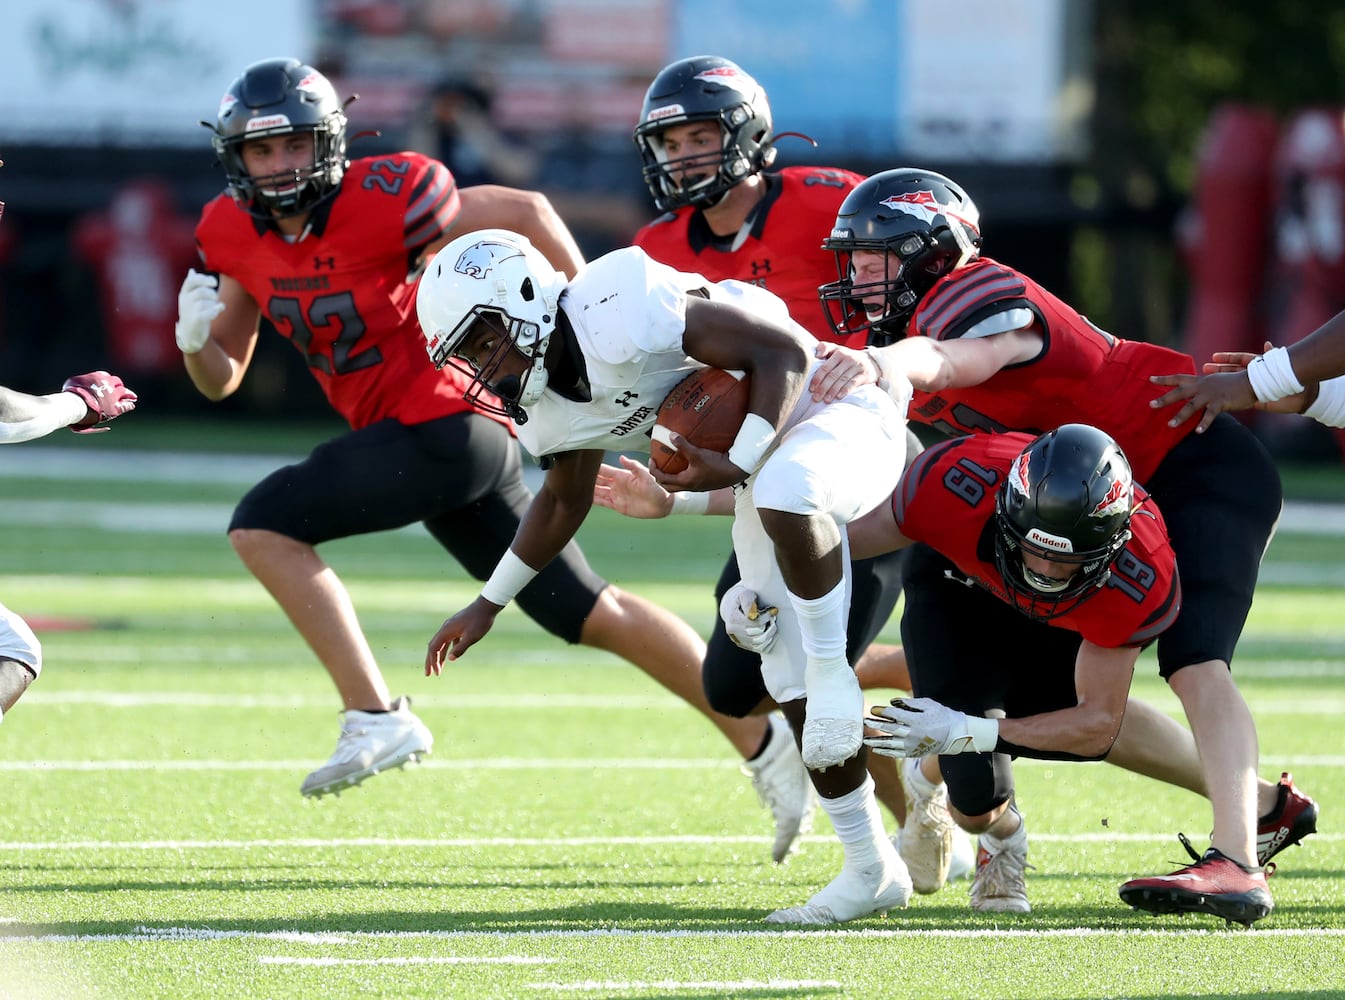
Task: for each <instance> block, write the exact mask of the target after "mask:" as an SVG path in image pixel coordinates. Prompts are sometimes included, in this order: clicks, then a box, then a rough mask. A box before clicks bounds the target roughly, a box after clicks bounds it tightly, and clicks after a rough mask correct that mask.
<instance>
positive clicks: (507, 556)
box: [481, 549, 537, 607]
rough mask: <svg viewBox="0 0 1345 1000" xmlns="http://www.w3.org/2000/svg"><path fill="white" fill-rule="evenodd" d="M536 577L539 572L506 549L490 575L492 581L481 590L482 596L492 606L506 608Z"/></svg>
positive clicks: (488, 581)
mask: <svg viewBox="0 0 1345 1000" xmlns="http://www.w3.org/2000/svg"><path fill="white" fill-rule="evenodd" d="M536 575H537V570H535V569H533V568H532V567H531V566H529V565H528V564H527V563H525V562H524V561H523V560H522V559H520V558H519V557H518V556H517V555H515V554H514V550H513V549H506V550H505V552H504V555H503V556H501V557H500V561H499V562H498V563H496V565H495V572H493V573H491V574H490V579H489V580H487V581H486V584H485V586H484V587H482V588H481V596H482V597H484V598H485V599H486V600H488V601H490V603H491V604H498V605H499V606H500V607H504V606H505V605H506V604H508V603H509V602H510V601H512V600H513V599H514V598H515V597H517V596H518V592H519V591H520V590H522V589H523V588H524V587H526V586H527V585H528V584H529V583H531V582H532V578H533V577H535V576H536Z"/></svg>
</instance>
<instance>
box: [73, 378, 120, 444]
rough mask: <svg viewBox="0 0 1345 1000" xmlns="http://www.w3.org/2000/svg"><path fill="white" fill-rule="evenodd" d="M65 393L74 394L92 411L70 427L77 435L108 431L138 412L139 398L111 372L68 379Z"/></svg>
mask: <svg viewBox="0 0 1345 1000" xmlns="http://www.w3.org/2000/svg"><path fill="white" fill-rule="evenodd" d="M61 391H62V392H73V393H74V394H75V395H76V396H78V397H79V398H80V399H82V400H84V405H85V406H87V407H88V408H89V415H88V416H87V417H85V418H84V419H83V420H81V421H80V422H79V423H77V424H72V425H71V426H70V429H71V430H72V431H74V432H75V433H76V434H95V433H98V432H100V431H105V430H107V428H106V427H104V426H103V425H104V424H106V423H107V422H108V421H109V420H112V419H114V418H115V417H119V416H121V415H122V414H123V413H129V412H131V411H132V410H134V409H135V404H136V399H137V398H138V397H137V396H136V394H135V393H134V392H132V391H131V390H130V389H128V388H126V383H124V382H123V381H122V380H121V379H120V378H118V377H117V376H116V375H112V374H109V373H108V372H89V373H88V374H87V375H75V376H72V377H71V378H68V379H66V380H65V384H64V385H62V386H61Z"/></svg>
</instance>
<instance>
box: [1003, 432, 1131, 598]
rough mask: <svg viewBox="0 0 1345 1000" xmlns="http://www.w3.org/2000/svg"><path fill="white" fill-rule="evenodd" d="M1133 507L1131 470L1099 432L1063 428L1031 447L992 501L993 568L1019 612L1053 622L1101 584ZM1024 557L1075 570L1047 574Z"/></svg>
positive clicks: (1125, 534)
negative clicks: (1014, 597) (1067, 573)
mask: <svg viewBox="0 0 1345 1000" xmlns="http://www.w3.org/2000/svg"><path fill="white" fill-rule="evenodd" d="M1134 506H1135V505H1134V486H1133V482H1132V480H1131V474H1130V465H1129V463H1128V462H1127V461H1126V459H1125V456H1124V455H1123V454H1122V452H1121V450H1120V448H1119V447H1117V445H1116V443H1115V442H1114V441H1112V439H1111V438H1110V437H1108V436H1107V435H1105V434H1104V433H1102V432H1101V431H1099V430H1097V429H1096V428H1093V427H1088V426H1086V425H1083V424H1066V425H1064V426H1063V427H1061V428H1059V429H1057V430H1055V431H1051V432H1049V433H1047V434H1044V435H1042V436H1041V437H1039V438H1037V439H1036V440H1035V441H1033V442H1032V443H1031V444H1030V445H1028V447H1027V448H1026V449H1024V451H1023V453H1022V454H1020V455H1019V456H1018V458H1016V459H1015V460H1014V463H1013V465H1012V466H1011V468H1010V469H1009V473H1008V475H1007V476H1006V477H1005V479H1004V482H1003V483H1002V484H1001V486H1000V489H999V493H998V494H997V496H996V498H995V565H996V567H997V568H998V570H999V572H1000V575H1001V577H1002V578H1003V580H1004V585H1005V586H1006V587H1007V588H1008V589H1009V590H1010V591H1011V592H1012V593H1014V594H1015V595H1017V597H1018V598H1019V599H1020V602H1019V605H1018V606H1019V608H1020V609H1021V610H1023V611H1024V612H1025V613H1027V614H1028V615H1030V616H1031V617H1033V618H1039V619H1042V620H1049V619H1051V618H1057V617H1059V616H1060V615H1063V614H1066V613H1067V612H1069V611H1070V610H1072V609H1073V608H1075V607H1077V606H1078V605H1079V604H1080V603H1082V602H1083V601H1085V600H1087V599H1088V598H1089V597H1091V596H1092V595H1093V594H1095V593H1096V592H1097V591H1098V589H1099V588H1101V587H1103V586H1105V585H1106V583H1107V580H1108V579H1109V578H1110V576H1111V567H1112V564H1113V563H1114V562H1115V561H1116V558H1117V557H1118V556H1119V555H1120V554H1121V550H1122V549H1124V548H1125V546H1126V543H1127V542H1128V541H1130V537H1131V530H1130V517H1131V514H1132V513H1133V511H1134ZM1025 554H1026V555H1031V556H1035V557H1037V558H1040V559H1045V560H1049V561H1050V562H1052V563H1055V564H1066V565H1072V566H1075V567H1076V569H1075V571H1074V573H1073V574H1071V575H1070V576H1068V577H1065V578H1056V577H1052V576H1048V575H1046V574H1043V573H1039V572H1037V571H1035V570H1033V569H1031V568H1030V567H1028V566H1027V564H1026V563H1025V561H1024V558H1023V557H1024V555H1025ZM1022 598H1026V599H1027V602H1028V603H1027V604H1026V606H1024V605H1023V604H1022V603H1021V599H1022Z"/></svg>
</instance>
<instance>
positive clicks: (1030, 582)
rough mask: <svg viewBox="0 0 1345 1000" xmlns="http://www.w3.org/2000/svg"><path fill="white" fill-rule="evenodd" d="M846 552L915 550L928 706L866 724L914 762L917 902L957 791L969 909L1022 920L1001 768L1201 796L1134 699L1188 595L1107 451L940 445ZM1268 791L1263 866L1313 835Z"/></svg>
mask: <svg viewBox="0 0 1345 1000" xmlns="http://www.w3.org/2000/svg"><path fill="white" fill-rule="evenodd" d="M594 499H595V502H597V503H599V504H601V505H603V506H606V507H610V508H612V509H614V510H617V511H619V512H621V513H623V514H628V515H630V516H633V517H662V516H665V515H666V514H667V512H668V506H669V504H670V503H671V500H672V497H671V495H670V494H668V493H667V492H666V491H664V490H663V489H661V488H660V487H659V486H658V485H657V484H656V483H655V482H654V480H653V478H652V476H650V475H649V473H648V472H647V471H644V470H636V471H630V470H626V469H616V468H613V467H610V466H604V467H603V470H602V474H601V475H600V477H599V484H598V490H597V491H596V493H595V496H594ZM731 505H732V497H731V496H729V495H728V491H719V492H718V493H716V494H715V495H713V496H711V497H710V498H709V499H708V500H707V510H708V512H709V513H715V514H725V513H728V512H729V510H730V508H731ZM849 535H850V540H851V543H852V546H853V548H854V550H855V552H857V553H859V554H861V555H868V554H873V553H877V552H885V551H889V550H891V549H893V548H901V547H905V546H908V545H910V543H911V542H917V543H919V544H915V545H914V546H912V547H911V548H910V553H911V562H910V568H909V571H908V573H907V577H906V607H907V610H908V611H909V613H908V614H904V615H903V618H902V639H903V642H904V644H905V648H906V650H907V653H908V655H909V657H910V663H911V677H912V681H913V683H914V685H915V690H916V691H917V693H918V694H919V695H920V697H918V698H915V699H896V700H894V702H893V704H892V706H890V707H884V708H882V709H878V710H875V717H873V718H870V719H868V720H866V723H867V725H868V726H869V727H870V730H871V732H870V733H869V734H868V735H867V736H866V739H865V741H864V742H865V744H866V745H867V746H869V747H870V749H872V750H874V751H875V752H876V753H878V754H881V755H890V756H897V757H909V758H912V759H909V760H907V762H906V766H905V769H904V774H903V778H904V780H905V781H906V783H907V787H908V788H910V789H912V790H913V792H914V795H913V798H914V806H913V811H912V812H913V815H912V821H911V825H910V827H909V828H908V829H906V830H903V831H902V840H901V847H902V852H901V854H902V858H903V859H905V860H906V862H907V865H908V867H909V868H910V874H911V880H912V882H913V883H914V884H915V885H921V884H923V885H925V886H926V888H925V890H924V891H928V892H933V891H935V890H936V889H937V888H939V887H940V886H941V885H942V884H943V881H944V879H945V878H946V877H947V870H948V861H949V853H950V840H951V837H952V836H953V830H954V826H955V824H954V821H953V819H952V817H951V816H950V814H949V798H950V794H949V789H950V788H951V789H952V795H951V798H952V805H953V807H954V808H955V809H956V810H957V813H958V822H959V823H961V825H962V826H964V827H965V828H966V829H968V830H971V831H972V832H975V833H977V834H978V835H979V837H980V843H979V848H980V849H979V851H978V858H977V871H976V881H975V882H974V883H973V886H972V894H971V905H972V907H973V908H974V909H977V910H980V911H987V912H1028V910H1029V909H1030V906H1029V903H1028V899H1027V887H1026V880H1025V870H1026V868H1027V834H1026V827H1025V826H1024V825H1023V822H1022V816H1021V814H1019V812H1018V811H1017V807H1016V802H1015V801H1014V796H1013V782H1012V771H1011V769H1010V760H1009V758H1010V756H1030V757H1042V758H1047V759H1062V760H1076V759H1082V760H1093V759H1102V758H1105V759H1106V760H1107V761H1108V762H1109V763H1111V764H1115V765H1117V766H1120V767H1124V768H1126V769H1128V770H1132V771H1135V772H1137V773H1140V774H1144V775H1147V776H1149V777H1152V778H1155V779H1157V780H1160V781H1164V782H1167V783H1170V784H1173V785H1176V786H1178V787H1181V788H1186V789H1188V790H1190V791H1193V792H1196V793H1197V794H1201V795H1207V792H1206V786H1205V776H1204V771H1203V768H1202V765H1201V760H1200V754H1199V752H1198V751H1197V749H1196V743H1195V740H1194V739H1193V737H1192V735H1191V733H1190V731H1189V730H1187V729H1186V728H1184V727H1183V726H1181V725H1180V724H1178V723H1177V722H1176V721H1174V720H1173V719H1171V718H1170V717H1169V716H1167V715H1165V714H1164V713H1162V712H1160V711H1158V710H1157V709H1155V708H1153V707H1151V706H1149V705H1147V704H1145V703H1144V702H1142V701H1138V700H1136V699H1134V698H1130V697H1129V688H1130V681H1131V677H1132V674H1133V669H1134V663H1135V660H1136V657H1137V656H1138V654H1139V651H1140V648H1141V647H1142V646H1144V645H1145V644H1147V643H1149V642H1151V641H1153V639H1154V638H1155V637H1156V636H1158V635H1160V634H1161V633H1163V632H1164V630H1165V629H1167V628H1169V627H1170V626H1171V624H1172V622H1173V621H1174V619H1175V618H1176V616H1177V615H1178V614H1179V608H1180V604H1181V588H1180V585H1179V581H1178V578H1177V573H1176V563H1175V559H1174V554H1173V551H1172V547H1171V545H1170V544H1169V542H1168V539H1167V534H1166V529H1165V526H1164V522H1163V519H1162V516H1161V515H1160V514H1159V512H1158V509H1157V507H1156V505H1155V504H1154V502H1153V500H1152V498H1150V497H1148V496H1147V495H1146V493H1145V491H1144V490H1143V489H1142V488H1140V487H1139V486H1137V485H1135V484H1134V482H1133V479H1132V477H1131V473H1130V468H1129V463H1128V462H1127V461H1126V459H1125V456H1124V455H1123V454H1122V453H1121V451H1120V449H1119V448H1117V446H1116V443H1115V442H1114V441H1113V440H1112V439H1111V438H1110V437H1109V436H1108V435H1106V434H1104V433H1102V432H1101V431H1098V430H1097V429H1096V428H1092V427H1088V426H1086V425H1067V426H1065V427H1062V428H1059V429H1058V430H1056V431H1053V432H1049V433H1047V434H1045V435H1040V436H1038V437H1037V438H1033V436H1032V435H1031V434H1024V433H1007V434H994V435H987V434H976V435H967V436H963V437H960V438H958V439H955V440H953V441H949V442H945V443H942V444H937V445H934V446H932V447H931V448H929V449H928V450H926V451H925V452H924V453H922V455H921V456H920V457H919V458H917V460H916V461H915V463H914V464H913V465H912V467H911V468H910V469H909V470H908V471H907V473H906V474H905V475H903V477H902V479H901V482H900V484H899V485H898V486H897V488H896V490H894V491H893V493H892V496H891V498H890V502H889V503H887V504H880V505H879V506H878V507H877V508H875V509H874V510H873V511H872V512H870V513H869V514H867V515H865V516H864V517H861V518H859V519H857V520H855V521H852V522H851V523H850V525H849ZM755 596H756V595H755V594H752V593H750V592H749V593H748V594H747V595H746V598H747V599H752V598H755ZM967 615H971V616H973V617H970V618H967V617H965V616H967ZM763 617H764V616H763ZM950 621H974V622H975V623H976V627H975V628H949V627H948V623H949V622H950ZM730 632H731V634H733V635H734V636H736V637H738V638H739V639H740V641H743V642H745V643H747V644H748V645H749V646H750V647H751V648H756V649H761V650H763V651H768V650H769V649H770V647H771V646H772V645H773V643H774V641H775V635H774V631H773V628H772V627H771V626H769V625H768V626H766V627H765V628H763V627H762V626H761V622H760V619H758V621H757V622H755V623H751V622H747V621H746V620H738V621H735V622H734V623H733V624H731V625H730ZM987 712H994V713H997V714H1000V715H1007V716H1008V718H1007V719H1004V720H1003V721H996V719H993V718H987V717H985V713H987ZM991 751H994V753H993V756H992V754H991ZM959 755H964V756H959ZM942 775H947V777H948V783H947V786H945V784H944V781H943V777H942ZM1265 788H1266V792H1267V794H1268V795H1269V796H1270V797H1271V799H1272V801H1275V802H1276V805H1275V806H1274V807H1273V808H1272V810H1271V813H1272V815H1269V816H1267V817H1266V820H1265V821H1264V829H1265V832H1266V833H1267V834H1269V836H1267V837H1266V838H1265V842H1264V844H1258V851H1259V856H1260V858H1261V861H1262V862H1264V861H1266V860H1268V859H1269V858H1270V857H1271V856H1273V855H1274V854H1276V853H1278V851H1280V850H1282V849H1283V847H1285V846H1288V844H1289V843H1294V842H1297V841H1298V840H1301V839H1302V837H1303V836H1305V835H1306V834H1307V833H1310V832H1311V828H1313V827H1314V826H1315V821H1316V805H1315V804H1314V803H1313V802H1312V801H1311V800H1310V799H1307V798H1306V797H1305V796H1302V795H1300V794H1299V793H1297V792H1296V791H1295V790H1294V789H1293V787H1292V783H1291V782H1287V781H1282V782H1281V783H1280V784H1279V785H1271V784H1269V783H1268V782H1267V783H1265ZM1282 826H1284V827H1287V828H1288V829H1287V831H1284V832H1282V831H1281V827H1282ZM1252 881H1253V884H1252V885H1251V886H1250V887H1243V888H1242V889H1240V890H1238V891H1237V892H1236V893H1235V894H1233V895H1232V896H1231V897H1230V896H1220V897H1216V898H1214V901H1213V903H1212V904H1211V910H1210V912H1215V913H1218V914H1219V915H1226V916H1228V917H1229V918H1230V919H1235V920H1246V919H1256V918H1257V917H1259V916H1261V915H1264V913H1263V912H1261V910H1262V908H1263V907H1264V908H1266V909H1268V907H1269V896H1268V895H1265V889H1264V885H1265V881H1264V877H1260V878H1257V879H1254V880H1252Z"/></svg>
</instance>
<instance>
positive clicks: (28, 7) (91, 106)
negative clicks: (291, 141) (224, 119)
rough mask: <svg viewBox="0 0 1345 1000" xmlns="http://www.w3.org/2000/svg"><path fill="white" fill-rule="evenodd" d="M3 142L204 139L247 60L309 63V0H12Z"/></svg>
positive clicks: (2, 86)
mask: <svg viewBox="0 0 1345 1000" xmlns="http://www.w3.org/2000/svg"><path fill="white" fill-rule="evenodd" d="M4 10H5V14H4V30H3V31H0V138H2V139H3V141H4V142H6V143H9V144H15V143H40V144H46V143H52V144H62V145H90V146H92V145H166V146H200V145H202V144H203V143H204V141H205V139H206V136H205V135H204V131H203V129H202V128H201V127H200V125H199V124H198V122H200V121H201V120H203V119H204V120H208V121H209V120H213V119H214V117H215V114H216V111H217V110H218V108H219V100H220V97H221V95H223V93H224V91H225V89H226V88H227V87H228V85H229V83H230V82H231V81H232V80H233V79H234V77H235V76H236V75H237V74H238V72H239V71H240V70H242V69H243V67H244V66H246V65H248V64H249V63H251V62H255V61H256V60H258V59H266V58H270V57H272V56H287V55H293V56H297V57H299V58H303V59H308V58H312V53H313V48H314V42H315V35H314V17H313V10H314V3H313V2H312V0H231V2H230V3H228V4H216V3H210V2H203V0H61V2H59V3H53V2H52V0H5V3H4Z"/></svg>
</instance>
